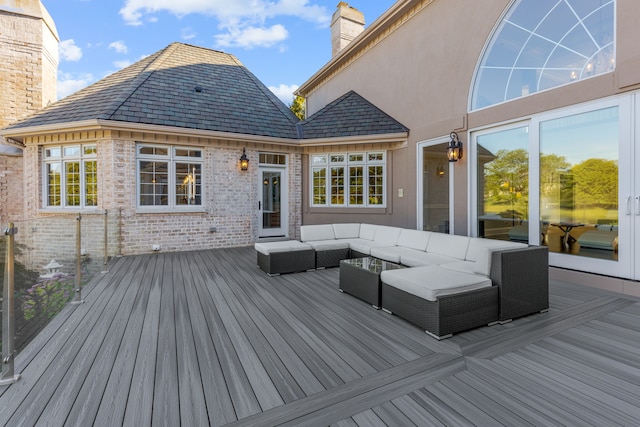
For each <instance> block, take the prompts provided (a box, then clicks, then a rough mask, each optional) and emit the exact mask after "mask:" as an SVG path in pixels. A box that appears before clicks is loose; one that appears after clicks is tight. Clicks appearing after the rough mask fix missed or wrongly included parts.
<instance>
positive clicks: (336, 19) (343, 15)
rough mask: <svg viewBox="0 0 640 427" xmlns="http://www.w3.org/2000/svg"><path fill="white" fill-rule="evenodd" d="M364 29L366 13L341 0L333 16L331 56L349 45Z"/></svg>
mask: <svg viewBox="0 0 640 427" xmlns="http://www.w3.org/2000/svg"><path fill="white" fill-rule="evenodd" d="M363 31H364V15H363V14H362V12H360V11H359V10H358V9H355V8H353V7H351V6H349V5H348V4H347V3H345V2H343V1H341V2H340V3H338V10H336V11H335V12H334V14H333V17H332V18H331V56H336V55H337V54H338V52H340V51H341V50H342V49H344V48H345V47H347V45H348V44H349V43H351V41H352V40H353V39H355V38H356V37H358V35H359V34H360V33H361V32H363Z"/></svg>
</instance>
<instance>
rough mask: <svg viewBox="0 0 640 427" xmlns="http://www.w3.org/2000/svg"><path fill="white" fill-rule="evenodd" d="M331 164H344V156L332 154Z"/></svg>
mask: <svg viewBox="0 0 640 427" xmlns="http://www.w3.org/2000/svg"><path fill="white" fill-rule="evenodd" d="M330 161H331V163H344V154H332V155H331V160H330Z"/></svg>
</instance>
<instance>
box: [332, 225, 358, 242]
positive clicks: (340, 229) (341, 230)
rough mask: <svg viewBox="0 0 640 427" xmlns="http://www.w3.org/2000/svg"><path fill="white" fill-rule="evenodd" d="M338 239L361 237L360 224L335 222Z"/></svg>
mask: <svg viewBox="0 0 640 427" xmlns="http://www.w3.org/2000/svg"><path fill="white" fill-rule="evenodd" d="M333 232H334V233H335V235H336V239H357V238H358V237H360V224H359V223H355V224H354V223H351V224H333Z"/></svg>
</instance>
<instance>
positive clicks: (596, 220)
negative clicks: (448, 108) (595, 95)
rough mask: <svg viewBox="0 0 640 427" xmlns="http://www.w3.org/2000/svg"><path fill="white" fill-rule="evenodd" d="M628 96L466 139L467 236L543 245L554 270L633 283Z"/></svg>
mask: <svg viewBox="0 0 640 427" xmlns="http://www.w3.org/2000/svg"><path fill="white" fill-rule="evenodd" d="M637 97H638V98H639V99H636V96H635V95H634V96H623V97H619V98H616V99H610V100H607V101H602V102H597V103H591V104H588V105H582V106H577V107H574V108H568V109H564V110H561V111H555V112H549V113H544V114H540V115H537V116H534V117H532V118H531V119H530V120H527V121H525V122H519V123H515V124H513V125H510V126H503V127H498V128H491V129H485V130H481V131H477V132H472V134H471V137H472V138H471V141H472V147H471V149H472V156H473V159H472V162H471V163H472V171H471V174H472V176H473V177H474V180H473V181H475V182H474V185H473V186H472V189H473V190H472V194H471V200H470V203H471V206H473V207H474V209H472V219H471V230H472V233H473V234H474V235H476V236H481V237H486V238H491V239H501V240H510V241H521V242H528V243H529V244H534V245H545V246H548V248H549V260H550V264H551V265H553V266H558V267H564V268H570V269H576V270H581V271H586V272H593V273H600V274H606V275H611V276H616V277H625V278H631V277H635V278H638V277H639V276H640V267H637V268H636V267H635V264H636V263H635V262H634V261H633V259H634V256H635V257H637V256H638V254H640V243H638V242H640V230H638V229H639V228H640V224H638V223H640V177H636V176H635V175H634V174H635V168H634V164H638V162H639V161H640V154H638V153H637V152H638V151H640V150H634V149H633V147H634V145H635V146H640V144H634V142H633V140H632V135H634V132H633V129H634V128H636V129H640V119H635V118H634V116H633V114H632V111H633V110H632V108H631V106H632V103H634V102H635V107H636V109H637V110H636V111H640V96H637ZM636 121H637V122H636ZM634 156H635V157H636V158H635V159H634ZM634 160H635V163H634ZM474 211H475V212H474ZM636 269H637V270H638V271H637V272H636V271H635V270H636Z"/></svg>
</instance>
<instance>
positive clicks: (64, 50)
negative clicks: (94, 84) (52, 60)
mask: <svg viewBox="0 0 640 427" xmlns="http://www.w3.org/2000/svg"><path fill="white" fill-rule="evenodd" d="M58 48H59V50H60V59H62V60H63V61H79V60H80V58H82V49H80V48H79V47H78V46H76V42H75V41H73V39H69V40H63V41H61V42H60V43H59V44H58Z"/></svg>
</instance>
